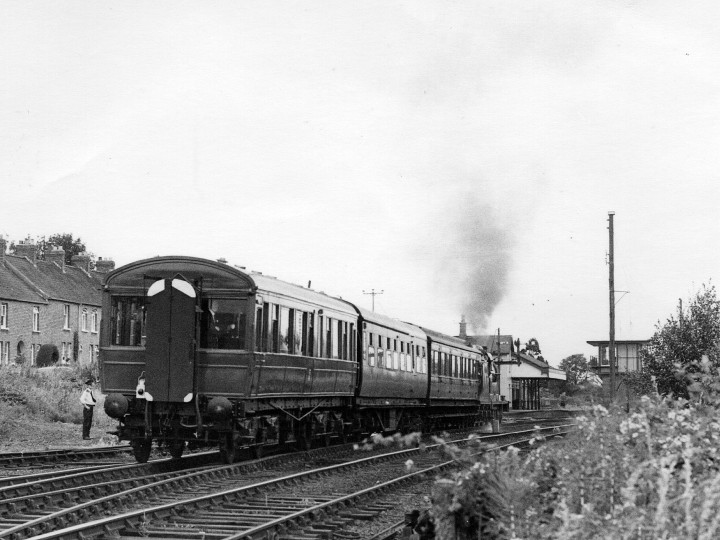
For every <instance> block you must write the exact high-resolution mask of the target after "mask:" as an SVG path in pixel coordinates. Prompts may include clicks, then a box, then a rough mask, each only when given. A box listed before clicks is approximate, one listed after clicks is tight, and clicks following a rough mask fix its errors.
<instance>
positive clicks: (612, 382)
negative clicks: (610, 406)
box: [608, 210, 615, 401]
mask: <svg viewBox="0 0 720 540" xmlns="http://www.w3.org/2000/svg"><path fill="white" fill-rule="evenodd" d="M614 216H615V212H613V211H612V210H611V211H610V212H608V223H609V226H608V230H609V231H610V253H609V256H608V262H609V265H610V280H609V281H610V345H609V346H608V356H609V360H610V399H612V400H613V401H615V253H614V250H615V247H614V241H615V239H614V236H613V234H614V231H613V217H614Z"/></svg>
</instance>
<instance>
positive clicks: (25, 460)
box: [0, 444, 131, 473]
mask: <svg viewBox="0 0 720 540" xmlns="http://www.w3.org/2000/svg"><path fill="white" fill-rule="evenodd" d="M130 452H131V450H130V446H129V445H127V444H124V445H119V446H99V447H96V448H70V449H63V450H46V451H32V452H7V453H2V454H0V473H2V472H3V469H5V470H8V469H10V470H12V469H17V468H46V467H58V466H68V465H77V464H78V463H82V464H85V465H90V464H93V463H92V462H93V460H95V463H96V464H105V465H107V464H108V461H110V460H112V459H117V458H119V457H120V456H126V455H130ZM101 462H102V463H101Z"/></svg>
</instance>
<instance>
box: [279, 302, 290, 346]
mask: <svg viewBox="0 0 720 540" xmlns="http://www.w3.org/2000/svg"><path fill="white" fill-rule="evenodd" d="M289 342H290V308H286V307H280V322H279V330H278V345H279V347H280V348H279V349H278V352H280V353H286V352H289V350H290V348H289V345H290V343H289Z"/></svg>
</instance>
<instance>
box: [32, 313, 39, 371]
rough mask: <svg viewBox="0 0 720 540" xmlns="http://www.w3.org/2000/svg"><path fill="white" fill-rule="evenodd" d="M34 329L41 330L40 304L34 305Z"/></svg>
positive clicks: (35, 330)
mask: <svg viewBox="0 0 720 540" xmlns="http://www.w3.org/2000/svg"><path fill="white" fill-rule="evenodd" d="M32 329H33V332H39V331H40V308H39V307H38V306H34V307H33V318H32ZM33 358H34V356H33Z"/></svg>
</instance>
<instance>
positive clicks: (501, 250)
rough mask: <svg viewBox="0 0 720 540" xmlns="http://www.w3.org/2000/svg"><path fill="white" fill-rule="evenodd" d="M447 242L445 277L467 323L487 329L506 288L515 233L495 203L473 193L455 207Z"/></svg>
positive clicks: (443, 263) (444, 263)
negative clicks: (477, 197)
mask: <svg viewBox="0 0 720 540" xmlns="http://www.w3.org/2000/svg"><path fill="white" fill-rule="evenodd" d="M446 240H450V241H449V242H445V243H444V248H443V251H444V252H445V254H446V257H444V260H443V261H442V263H441V264H442V266H443V268H444V273H445V279H448V274H447V270H448V268H450V269H451V272H450V280H451V281H450V282H447V283H446V285H448V286H450V287H451V288H452V289H453V291H452V292H453V293H454V296H456V298H458V300H459V305H460V307H461V309H462V310H463V311H462V313H463V314H464V315H465V317H466V319H467V322H468V324H469V325H470V326H471V327H472V328H473V329H474V330H475V331H476V332H481V331H484V330H487V325H488V320H489V318H490V316H491V315H492V313H493V311H494V310H495V308H496V307H497V306H498V304H499V303H500V301H501V300H502V298H503V296H504V294H505V293H506V292H507V287H508V278H509V273H510V269H511V266H512V261H511V255H512V248H513V244H514V235H513V233H512V231H511V230H510V229H509V227H508V226H507V224H504V223H503V220H502V218H501V216H500V215H499V214H498V212H497V211H496V210H495V209H493V208H492V207H490V206H488V205H486V204H483V203H481V202H479V201H478V200H477V199H475V198H474V197H468V198H465V199H464V200H462V201H461V202H460V203H459V204H458V205H457V207H456V208H454V209H453V219H452V221H451V222H450V230H449V231H448V237H447V238H446Z"/></svg>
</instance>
